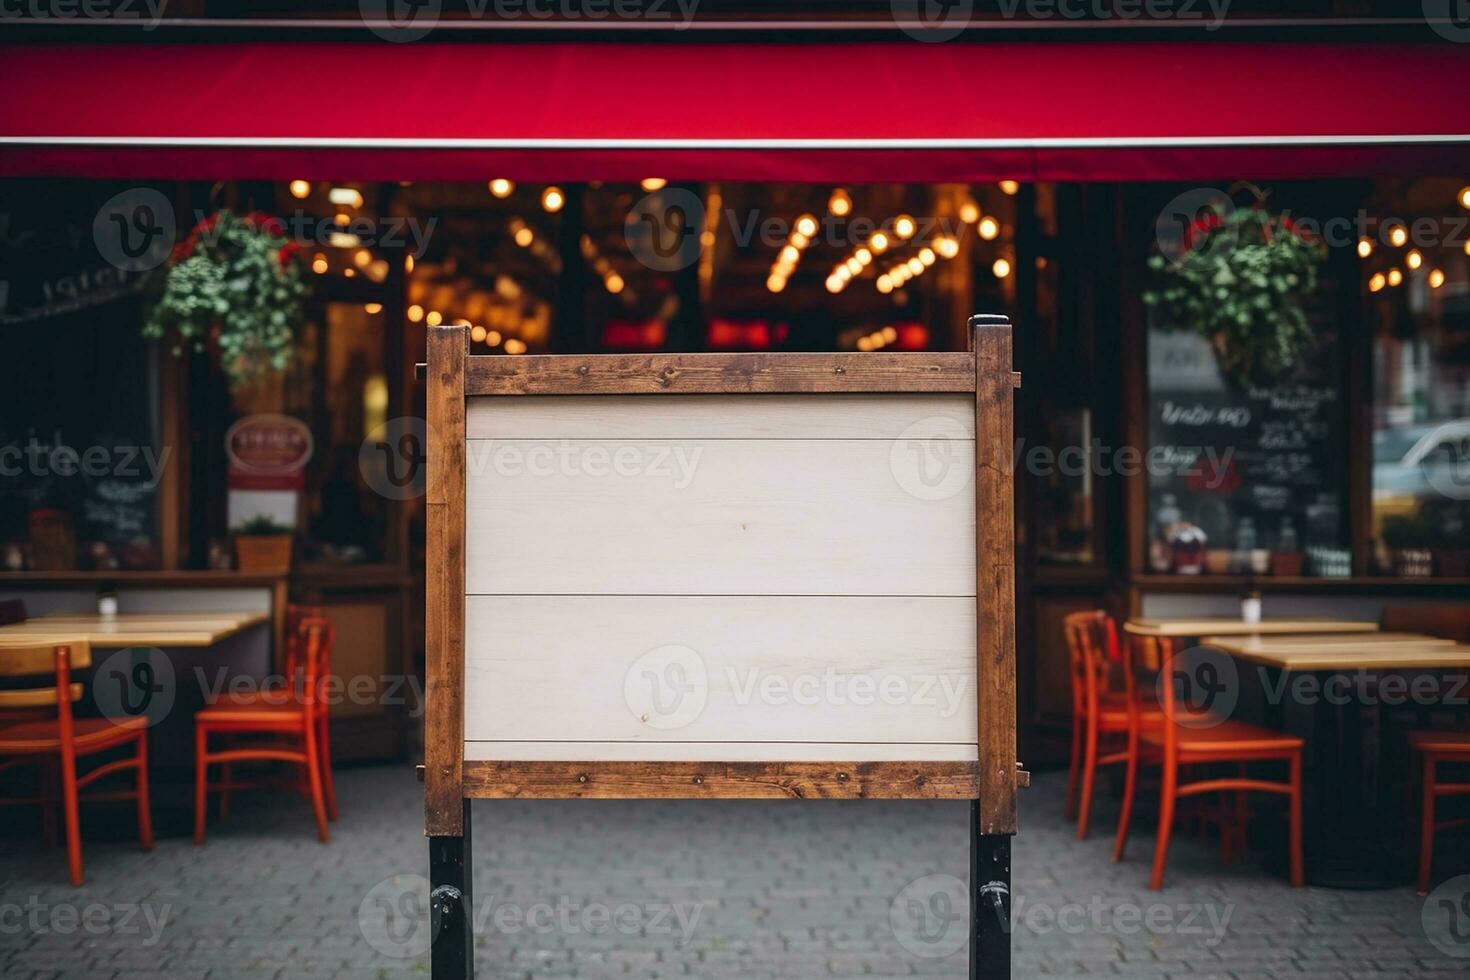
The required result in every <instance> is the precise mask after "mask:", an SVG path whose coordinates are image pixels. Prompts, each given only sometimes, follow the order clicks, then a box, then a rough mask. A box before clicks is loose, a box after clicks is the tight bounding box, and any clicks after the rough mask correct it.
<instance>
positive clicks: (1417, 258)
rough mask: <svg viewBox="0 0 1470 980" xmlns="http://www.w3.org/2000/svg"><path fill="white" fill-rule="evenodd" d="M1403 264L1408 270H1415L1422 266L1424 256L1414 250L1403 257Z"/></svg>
mask: <svg viewBox="0 0 1470 980" xmlns="http://www.w3.org/2000/svg"><path fill="white" fill-rule="evenodd" d="M1404 264H1405V265H1407V266H1408V267H1409V268H1410V269H1417V268H1419V267H1420V266H1421V265H1423V264H1424V254H1423V253H1422V252H1420V251H1419V250H1418V249H1417V248H1416V249H1414V250H1413V251H1411V252H1410V253H1409V254H1408V255H1405V256H1404Z"/></svg>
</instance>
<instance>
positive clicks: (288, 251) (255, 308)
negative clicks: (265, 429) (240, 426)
mask: <svg viewBox="0 0 1470 980" xmlns="http://www.w3.org/2000/svg"><path fill="white" fill-rule="evenodd" d="M299 248H300V246H299V245H298V244H297V243H296V242H293V241H289V240H287V238H286V237H285V232H284V228H283V226H282V225H281V223H280V221H279V220H277V219H276V218H273V217H271V216H269V215H266V214H261V213H259V212H254V213H251V214H247V215H245V216H244V217H240V216H238V215H236V214H234V213H233V212H230V211H218V212H216V213H214V214H212V215H210V216H209V217H208V218H205V219H204V220H203V221H201V222H199V224H197V225H195V226H194V228H193V230H192V231H190V233H189V235H188V237H186V238H185V239H184V240H183V241H182V242H180V243H179V244H178V246H177V247H175V248H174V250H173V253H172V254H171V255H170V256H169V260H168V262H167V263H166V264H165V265H164V267H163V271H162V276H161V284H160V285H159V287H158V288H157V294H156V296H155V297H154V299H153V301H152V303H151V304H150V305H149V308H148V311H147V314H146V315H145V318H144V322H143V334H144V336H146V337H154V338H159V339H169V340H172V342H173V348H172V349H173V352H174V353H175V354H176V355H181V354H183V353H184V352H185V350H196V351H202V350H205V348H206V342H211V343H212V344H213V346H214V349H215V350H216V351H217V352H218V355H219V360H220V367H221V369H222V370H223V371H224V373H225V376H226V377H227V378H228V379H229V382H230V385H231V387H233V388H241V387H244V386H246V385H248V384H249V383H251V382H252V381H254V380H256V379H257V378H259V377H261V376H262V375H265V374H269V373H271V372H277V371H281V370H284V369H285V368H286V367H287V366H289V365H290V363H291V354H292V349H293V344H294V332H295V328H296V325H297V323H298V322H299V321H300V319H301V309H302V302H303V300H304V299H305V297H306V284H305V282H304V280H303V279H302V275H301V267H300V265H299V264H298V263H297V262H296V261H294V256H295V254H296V252H297V250H298V249H299Z"/></svg>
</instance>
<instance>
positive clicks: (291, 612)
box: [216, 603, 337, 821]
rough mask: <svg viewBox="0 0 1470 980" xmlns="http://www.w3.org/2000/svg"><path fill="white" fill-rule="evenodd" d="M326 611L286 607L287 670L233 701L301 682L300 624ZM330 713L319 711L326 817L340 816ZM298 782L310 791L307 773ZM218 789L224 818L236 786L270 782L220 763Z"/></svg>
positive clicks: (327, 667)
mask: <svg viewBox="0 0 1470 980" xmlns="http://www.w3.org/2000/svg"><path fill="white" fill-rule="evenodd" d="M325 617H326V613H325V612H324V611H323V610H322V607H321V606H299V605H296V604H294V603H293V604H291V605H289V606H287V607H286V637H285V639H286V665H285V670H284V671H283V672H282V674H281V675H280V676H279V677H272V678H270V679H269V681H268V682H267V683H266V684H265V686H264V690H263V691H261V692H260V693H247V692H242V693H240V694H236V695H232V696H231V699H230V700H231V702H232V703H234V704H244V703H257V702H259V701H262V700H266V701H268V700H272V699H278V698H279V697H280V696H281V692H283V691H289V690H290V689H291V688H292V687H293V686H294V685H296V684H297V683H298V681H299V678H298V676H297V674H298V672H299V671H300V669H301V638H302V631H301V624H302V623H303V622H304V621H306V620H308V619H324V618H325ZM331 668H332V665H331V660H330V651H328V659H327V660H326V661H325V662H324V663H323V664H322V676H323V677H327V676H329V675H330V674H331ZM330 714H331V712H330V710H328V709H327V708H324V709H323V710H322V711H321V712H319V714H318V731H317V745H318V747H319V748H320V750H321V759H322V766H321V770H322V786H323V789H324V791H325V792H326V798H327V819H329V820H332V821H336V819H337V784H336V782H335V780H333V778H332V739H331V732H330V729H329V725H328V721H329V716H330ZM299 776H300V778H299V779H297V780H296V783H295V785H296V786H297V787H298V788H299V789H301V790H302V791H303V792H310V791H311V788H310V785H309V783H308V782H307V779H306V773H304V772H302V773H300V774H299ZM216 785H217V786H218V788H219V815H220V819H221V820H223V819H224V818H225V817H227V816H228V815H229V812H230V793H231V792H232V791H233V790H237V789H256V788H259V787H261V786H265V785H268V783H266V782H263V781H237V780H236V779H235V778H234V769H233V767H232V766H231V765H230V763H228V762H226V763H223V764H222V765H221V772H220V782H219V783H218V784H216Z"/></svg>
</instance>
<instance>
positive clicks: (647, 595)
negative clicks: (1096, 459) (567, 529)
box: [465, 566, 994, 599]
mask: <svg viewBox="0 0 1470 980" xmlns="http://www.w3.org/2000/svg"><path fill="white" fill-rule="evenodd" d="M992 567H994V566H992ZM470 596H480V597H482V598H486V599H537V598H550V597H557V598H563V599H578V598H585V599H973V598H975V594H974V593H973V592H972V593H969V594H964V593H952V592H466V593H465V598H469V597H470Z"/></svg>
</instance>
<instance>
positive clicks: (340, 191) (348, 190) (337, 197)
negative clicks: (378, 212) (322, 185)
mask: <svg viewBox="0 0 1470 980" xmlns="http://www.w3.org/2000/svg"><path fill="white" fill-rule="evenodd" d="M327 200H329V201H331V202H332V203H333V204H335V205H337V206H338V207H343V208H360V207H362V191H359V190H358V189H357V188H355V187H333V188H332V189H331V190H329V191H327Z"/></svg>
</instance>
